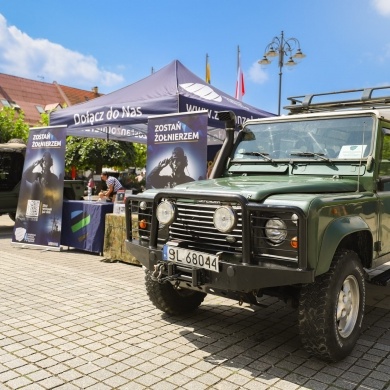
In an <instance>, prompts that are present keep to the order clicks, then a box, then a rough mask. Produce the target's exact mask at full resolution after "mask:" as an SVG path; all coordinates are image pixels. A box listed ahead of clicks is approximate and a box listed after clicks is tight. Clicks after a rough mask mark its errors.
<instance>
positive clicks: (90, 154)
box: [65, 136, 136, 172]
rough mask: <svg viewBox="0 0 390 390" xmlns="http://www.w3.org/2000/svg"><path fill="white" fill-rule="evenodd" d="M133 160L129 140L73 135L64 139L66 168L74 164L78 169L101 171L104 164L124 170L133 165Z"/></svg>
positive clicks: (134, 157)
mask: <svg viewBox="0 0 390 390" xmlns="http://www.w3.org/2000/svg"><path fill="white" fill-rule="evenodd" d="M135 160H136V156H135V150H134V146H133V144H132V143H130V142H120V141H106V140H104V139H99V138H84V137H73V136H69V137H67V139H66V154H65V168H66V169H70V168H71V167H72V166H75V167H76V168H77V169H78V170H80V169H81V170H83V169H84V170H87V169H92V170H94V171H95V172H101V171H102V168H103V166H104V167H112V168H115V169H118V170H124V169H126V168H128V167H130V166H134V163H135Z"/></svg>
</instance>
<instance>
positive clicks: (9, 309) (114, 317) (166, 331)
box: [0, 216, 390, 390]
mask: <svg viewBox="0 0 390 390" xmlns="http://www.w3.org/2000/svg"><path fill="white" fill-rule="evenodd" d="M12 226H13V223H12V221H11V220H10V219H9V218H8V217H7V216H1V217H0V275H1V282H0V346H1V348H0V389H66V390H68V389H69V390H72V389H91V390H92V389H96V390H104V389H128V390H136V389H163V390H169V389H196V390H201V389H223V390H228V389H256V390H262V389H280V390H290V389H291V390H294V389H365V390H367V389H388V388H390V354H389V352H390V329H389V328H390V312H389V309H390V288H389V287H375V286H374V287H373V286H369V288H368V302H367V308H366V317H365V321H364V331H363V334H362V336H361V338H360V340H359V343H358V345H357V347H356V348H355V350H354V351H353V353H352V355H351V356H349V357H348V358H347V359H345V360H344V361H342V362H339V363H336V364H326V363H324V362H322V361H320V360H318V359H316V358H313V357H311V356H309V355H308V354H307V353H306V352H305V351H303V350H302V348H301V345H300V342H299V338H298V328H297V315H296V311H295V310H293V309H291V308H290V307H289V306H287V305H285V304H284V303H283V302H279V301H277V300H276V299H274V298H267V297H265V298H264V299H263V302H262V303H263V307H256V308H251V307H249V306H248V305H243V306H242V307H240V306H239V305H238V303H237V302H235V301H230V300H226V299H223V298H218V297H213V296H208V297H206V299H205V302H204V303H203V304H202V305H201V306H200V308H199V309H198V310H197V312H196V314H191V315H186V316H179V317H169V316H167V315H166V314H164V313H161V312H160V311H159V310H157V309H155V308H154V306H153V305H152V304H151V303H150V301H149V299H148V298H147V296H146V293H145V289H144V285H143V271H142V269H141V268H140V267H137V266H134V265H130V264H124V263H121V262H107V261H104V258H103V257H101V256H97V255H94V254H88V253H86V252H78V251H74V250H66V249H65V250H64V251H61V252H53V251H42V250H40V249H21V248H20V247H15V246H12V245H11V233H12Z"/></svg>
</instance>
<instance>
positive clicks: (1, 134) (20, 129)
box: [0, 107, 29, 143]
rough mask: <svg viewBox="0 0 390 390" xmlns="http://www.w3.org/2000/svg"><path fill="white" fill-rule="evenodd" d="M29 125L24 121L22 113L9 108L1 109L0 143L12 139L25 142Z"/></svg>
mask: <svg viewBox="0 0 390 390" xmlns="http://www.w3.org/2000/svg"><path fill="white" fill-rule="evenodd" d="M28 131H29V125H28V124H27V123H25V121H24V112H23V111H19V112H17V111H15V109H14V108H11V107H3V109H2V110H1V111H0V143H5V142H7V141H9V140H10V139H12V138H19V139H22V140H23V141H27V138H28Z"/></svg>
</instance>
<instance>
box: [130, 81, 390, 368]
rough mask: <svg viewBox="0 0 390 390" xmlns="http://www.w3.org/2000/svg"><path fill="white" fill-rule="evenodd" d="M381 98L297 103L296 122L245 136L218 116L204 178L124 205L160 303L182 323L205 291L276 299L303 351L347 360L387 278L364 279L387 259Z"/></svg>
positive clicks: (251, 124) (389, 142) (293, 104)
mask: <svg viewBox="0 0 390 390" xmlns="http://www.w3.org/2000/svg"><path fill="white" fill-rule="evenodd" d="M386 89H387V91H389V90H390V87H381V88H370V89H362V90H350V91H340V92H332V93H330V94H315V95H309V96H297V97H291V98H289V100H290V105H288V106H286V107H285V109H286V110H288V111H289V115H285V116H275V117H269V118H263V119H253V120H248V121H247V122H246V123H245V124H244V125H243V126H242V128H241V129H240V131H239V132H237V131H236V123H235V117H234V114H233V113H232V112H230V111H229V112H220V113H219V119H220V120H224V121H225V122H226V123H225V127H226V138H225V141H224V144H223V145H222V148H221V150H220V153H219V155H218V157H217V159H216V162H215V165H214V167H213V170H212V172H211V175H210V177H209V179H208V180H203V181H195V182H191V183H186V184H181V185H178V186H176V187H175V188H171V189H159V190H157V189H153V190H147V191H145V192H143V193H142V194H139V195H135V196H130V197H128V198H127V199H126V225H127V238H126V246H127V249H128V251H130V252H131V253H132V254H133V255H134V256H135V257H136V258H137V259H138V261H139V262H140V263H141V264H142V265H143V267H144V269H145V272H146V276H145V280H146V290H147V293H148V295H149V297H150V299H151V301H152V302H153V304H154V305H155V306H156V307H157V308H159V309H161V310H162V311H164V312H166V313H168V314H172V315H177V314H181V313H187V312H191V311H194V310H195V309H196V308H197V307H198V306H199V305H200V304H201V303H202V301H203V300H204V297H205V296H206V294H215V295H220V296H222V297H228V298H232V299H236V300H237V301H238V302H240V303H243V302H246V303H249V304H253V305H256V304H259V303H260V302H259V301H260V299H261V297H262V296H263V295H266V296H274V297H278V298H280V299H283V300H285V301H286V302H291V303H292V304H293V305H294V306H295V307H296V308H297V309H298V310H297V311H298V326H299V333H300V338H301V341H302V344H303V346H304V348H305V349H306V350H307V351H309V352H310V353H311V354H313V355H316V356H317V357H320V358H322V359H324V360H327V361H338V360H340V359H343V358H344V357H346V356H347V355H348V354H349V353H350V352H351V351H352V349H353V348H354V346H355V344H356V342H357V340H358V338H359V334H360V331H361V328H362V322H363V316H364V310H365V299H366V288H365V285H366V283H367V282H372V283H376V284H379V285H386V284H387V280H388V279H390V275H389V272H387V271H385V272H382V273H381V274H378V275H377V276H375V277H374V278H371V279H370V277H369V273H368V272H367V270H370V269H373V268H376V267H378V266H379V265H383V264H384V263H386V262H388V261H390V106H388V104H389V103H388V102H390V97H389V96H382V97H381V96H379V97H375V95H376V94H379V95H380V94H381V93H382V94H383V92H385V91H386ZM345 96H347V97H348V99H345ZM335 97H336V98H339V99H340V100H333V99H334V98H335Z"/></svg>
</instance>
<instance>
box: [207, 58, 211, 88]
mask: <svg viewBox="0 0 390 390" xmlns="http://www.w3.org/2000/svg"><path fill="white" fill-rule="evenodd" d="M206 83H209V84H211V71H210V64H209V63H208V62H207V64H206Z"/></svg>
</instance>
